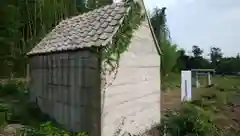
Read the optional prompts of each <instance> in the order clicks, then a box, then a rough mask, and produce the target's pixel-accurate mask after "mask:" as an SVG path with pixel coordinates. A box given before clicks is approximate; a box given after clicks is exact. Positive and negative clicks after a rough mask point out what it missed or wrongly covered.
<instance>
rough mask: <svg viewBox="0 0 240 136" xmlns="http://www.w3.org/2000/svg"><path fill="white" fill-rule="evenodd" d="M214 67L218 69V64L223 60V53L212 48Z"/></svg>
mask: <svg viewBox="0 0 240 136" xmlns="http://www.w3.org/2000/svg"><path fill="white" fill-rule="evenodd" d="M210 58H211V63H212V67H217V64H218V62H219V61H220V59H221V58H222V51H221V49H220V48H217V47H212V48H211V52H210Z"/></svg>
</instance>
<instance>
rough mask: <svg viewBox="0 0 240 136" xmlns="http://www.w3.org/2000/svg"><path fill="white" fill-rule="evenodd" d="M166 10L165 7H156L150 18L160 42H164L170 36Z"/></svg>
mask: <svg viewBox="0 0 240 136" xmlns="http://www.w3.org/2000/svg"><path fill="white" fill-rule="evenodd" d="M165 11H166V8H165V7H163V8H161V9H159V8H155V9H154V10H153V13H152V17H151V19H150V20H151V24H152V26H153V30H154V33H155V35H156V38H157V39H158V41H159V42H160V43H162V42H163V40H167V39H168V38H169V37H170V33H169V29H168V27H167V25H166V22H167V19H166V14H165Z"/></svg>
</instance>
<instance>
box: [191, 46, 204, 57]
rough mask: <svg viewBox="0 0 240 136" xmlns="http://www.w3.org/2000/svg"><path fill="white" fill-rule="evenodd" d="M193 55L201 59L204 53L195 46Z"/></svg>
mask: <svg viewBox="0 0 240 136" xmlns="http://www.w3.org/2000/svg"><path fill="white" fill-rule="evenodd" d="M192 53H193V56H194V57H200V56H201V55H202V53H203V50H202V49H201V48H199V47H198V46H197V45H193V47H192Z"/></svg>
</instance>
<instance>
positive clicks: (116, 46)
mask: <svg viewBox="0 0 240 136" xmlns="http://www.w3.org/2000/svg"><path fill="white" fill-rule="evenodd" d="M126 6H128V7H130V10H129V11H128V13H127V15H126V16H125V18H124V20H123V23H122V24H121V26H120V28H119V29H118V31H117V33H116V34H115V36H114V37H113V39H112V43H109V44H108V45H107V46H106V47H105V48H104V49H103V56H102V60H103V67H102V74H103V77H104V78H106V76H108V75H112V76H113V80H114V79H115V78H116V75H117V71H118V67H119V61H120V57H121V54H122V53H124V52H125V51H127V50H128V47H129V45H130V43H131V39H132V37H133V32H134V30H136V29H137V28H138V27H139V25H140V24H141V21H142V20H143V19H144V15H141V6H140V5H139V3H137V2H134V1H133V0H131V1H128V2H126ZM104 82H106V79H104ZM106 84H107V83H105V84H104V86H105V87H104V88H106V87H107V86H109V85H110V84H111V82H110V83H109V84H108V85H106Z"/></svg>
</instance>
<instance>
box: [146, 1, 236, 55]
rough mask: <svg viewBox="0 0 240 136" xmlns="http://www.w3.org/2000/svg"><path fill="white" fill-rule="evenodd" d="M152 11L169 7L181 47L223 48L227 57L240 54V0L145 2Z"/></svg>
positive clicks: (169, 18) (173, 31)
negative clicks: (155, 8)
mask: <svg viewBox="0 0 240 136" xmlns="http://www.w3.org/2000/svg"><path fill="white" fill-rule="evenodd" d="M144 1H145V5H146V6H147V9H148V10H151V9H153V8H154V7H156V6H158V7H163V6H165V7H167V10H166V14H167V24H168V27H169V29H170V32H171V36H172V40H173V42H174V43H176V44H177V45H178V46H179V48H184V49H185V50H187V51H189V52H190V51H191V47H192V45H198V46H199V47H201V48H202V49H203V50H204V52H205V54H204V56H206V55H207V54H208V53H209V51H210V47H212V46H214V47H219V48H221V49H222V52H223V53H224V55H225V56H235V55H236V54H237V53H240V0H144Z"/></svg>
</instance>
